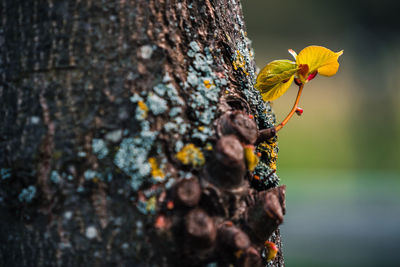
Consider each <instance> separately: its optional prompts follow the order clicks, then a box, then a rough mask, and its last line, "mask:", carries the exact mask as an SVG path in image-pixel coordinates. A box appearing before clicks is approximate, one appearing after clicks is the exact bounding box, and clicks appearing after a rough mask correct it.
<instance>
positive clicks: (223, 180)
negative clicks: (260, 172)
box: [207, 135, 246, 188]
mask: <svg viewBox="0 0 400 267" xmlns="http://www.w3.org/2000/svg"><path fill="white" fill-rule="evenodd" d="M207 170H208V176H209V179H210V180H211V182H212V183H214V184H216V185H217V186H220V187H224V188H235V187H238V186H240V185H241V184H242V183H243V181H244V175H245V173H246V165H245V161H244V152H243V147H242V145H241V143H240V141H239V140H238V139H237V138H236V137H235V136H233V135H228V136H223V137H221V139H219V140H218V142H217V145H216V148H215V154H214V158H213V160H211V161H209V162H208V166H207Z"/></svg>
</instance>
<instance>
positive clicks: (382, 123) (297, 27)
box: [242, 0, 400, 267]
mask: <svg viewBox="0 0 400 267" xmlns="http://www.w3.org/2000/svg"><path fill="white" fill-rule="evenodd" d="M242 5H243V10H244V15H245V20H246V23H247V32H248V36H249V37H250V39H251V40H252V41H253V48H254V50H255V55H256V63H257V66H258V67H259V68H262V67H264V65H266V64H267V63H268V62H270V61H272V60H275V59H291V56H290V54H289V53H288V52H287V49H289V48H292V49H294V50H295V51H296V52H300V50H301V49H303V48H304V47H306V46H308V45H322V46H325V47H327V48H329V49H331V50H333V51H335V52H337V51H340V50H342V49H343V50H344V54H343V56H341V57H340V58H339V63H340V67H339V71H338V73H337V75H335V76H333V77H331V78H326V77H322V76H317V78H316V79H314V80H313V81H312V82H310V83H309V84H307V86H306V87H305V90H304V92H303V95H302V98H301V100H300V107H302V108H303V109H304V113H303V115H302V116H301V117H297V116H294V117H293V118H292V119H291V121H290V122H289V123H288V124H287V125H286V126H285V128H283V130H282V131H281V132H280V133H279V148H280V151H279V158H278V174H279V176H280V178H281V183H283V184H286V185H287V215H286V217H285V223H284V225H283V226H282V235H283V242H284V243H283V246H284V255H285V261H286V264H287V266H289V267H290V266H400V263H399V257H398V254H399V252H400V105H399V102H400V20H399V17H400V13H399V11H400V1H395V0H393V1H388V0H379V1H377V0H374V1H372V0H363V1H361V0H358V1H354V0H353V1H349V0H336V1H321V0H302V1H296V0H292V1H290V0H285V1H283V0H281V1H279V0H275V1H272V0H252V1H243V2H242ZM296 94H297V88H296V86H294V85H292V87H291V88H290V89H289V91H288V93H286V94H285V95H284V96H283V97H281V98H279V99H278V100H276V101H274V103H273V108H274V111H275V112H276V115H277V120H278V121H281V120H282V119H283V118H284V117H285V116H286V114H287V113H288V112H289V111H290V109H291V107H292V105H293V102H294V100H295V97H296Z"/></svg>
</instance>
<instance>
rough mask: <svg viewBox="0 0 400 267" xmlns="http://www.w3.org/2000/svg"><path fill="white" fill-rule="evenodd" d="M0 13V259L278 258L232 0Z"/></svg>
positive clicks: (263, 139) (63, 1)
mask: <svg viewBox="0 0 400 267" xmlns="http://www.w3.org/2000/svg"><path fill="white" fill-rule="evenodd" d="M0 12H1V19H0V21H1V28H0V45H1V58H0V60H1V61H0V75H1V76H0V78H1V80H0V82H1V84H0V102H1V111H0V123H1V127H0V164H1V165H0V168H1V170H0V171H1V173H0V176H1V178H0V216H1V219H0V240H1V242H0V265H1V266H147V265H152V266H153V265H156V266H167V265H169V266H185V265H192V266H202V265H207V264H209V266H216V264H218V266H227V265H229V264H234V265H235V266H250V265H255V266H258V265H266V264H268V265H270V266H283V257H282V253H281V244H280V235H279V229H277V227H278V225H279V224H280V223H281V222H282V219H283V214H284V212H285V208H284V193H285V192H284V191H285V188H284V187H276V186H277V185H278V180H279V179H278V177H277V176H276V174H275V168H276V166H275V161H276V153H277V146H276V138H275V137H272V138H270V137H271V136H265V131H264V133H263V134H259V132H262V131H261V130H263V129H267V128H270V127H271V126H272V125H273V123H274V121H275V118H274V115H273V114H272V112H271V109H270V106H269V105H268V104H265V103H263V102H262V101H261V98H260V95H259V94H258V93H257V92H256V91H255V90H254V89H253V82H254V78H255V64H254V60H253V52H252V49H251V46H250V41H249V40H248V38H247V37H246V30H245V26H244V20H243V16H242V12H241V6H240V3H239V2H238V0H204V1H190V0H182V1H174V0H158V1H157V0H146V1H145V0H142V1H140V0H136V1H135V0H119V1H117V0H114V1H110V0H102V1H100V0H98V1H96V0H86V1H85V0H57V1H56V0H47V1H46V0H40V1H39V0H31V1H23V0H2V1H1V8H0ZM251 145H256V151H255V153H256V154H258V156H259V157H260V162H259V163H258V165H257V167H256V168H255V170H254V171H249V170H248V168H249V167H251V166H250V165H252V164H251V163H252V162H254V161H256V157H255V156H254V154H253V152H252V150H251ZM246 162H247V163H246ZM268 238H269V239H270V240H272V241H274V242H275V243H277V245H278V248H279V253H278V257H277V258H276V259H275V260H274V261H273V262H269V263H265V262H264V263H263V261H264V260H262V257H261V255H262V254H263V253H266V251H265V249H263V244H264V241H265V240H266V239H268Z"/></svg>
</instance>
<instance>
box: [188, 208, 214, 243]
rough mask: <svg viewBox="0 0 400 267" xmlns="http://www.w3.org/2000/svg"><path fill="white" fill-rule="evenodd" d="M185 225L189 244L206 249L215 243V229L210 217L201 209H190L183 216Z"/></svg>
mask: <svg viewBox="0 0 400 267" xmlns="http://www.w3.org/2000/svg"><path fill="white" fill-rule="evenodd" d="M185 227H186V234H187V238H188V239H189V240H190V242H191V243H190V244H191V245H193V246H195V247H197V248H202V249H206V248H209V247H211V246H212V245H213V244H214V243H215V239H216V236H217V229H216V227H215V224H214V221H213V220H212V218H211V217H209V216H208V215H207V213H205V212H204V211H203V210H201V209H193V210H191V211H190V212H189V213H188V214H187V215H186V217H185Z"/></svg>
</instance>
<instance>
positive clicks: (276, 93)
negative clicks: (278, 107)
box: [261, 75, 294, 101]
mask: <svg viewBox="0 0 400 267" xmlns="http://www.w3.org/2000/svg"><path fill="white" fill-rule="evenodd" d="M293 79H294V75H292V77H290V78H289V80H288V81H285V82H280V83H278V84H276V85H275V86H273V87H271V88H270V89H269V90H268V91H266V92H265V93H261V95H262V98H263V100H264V101H273V100H275V99H277V98H278V97H280V96H282V95H283V94H284V93H285V92H286V91H287V90H288V89H289V87H290V85H291V84H292V83H293Z"/></svg>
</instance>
